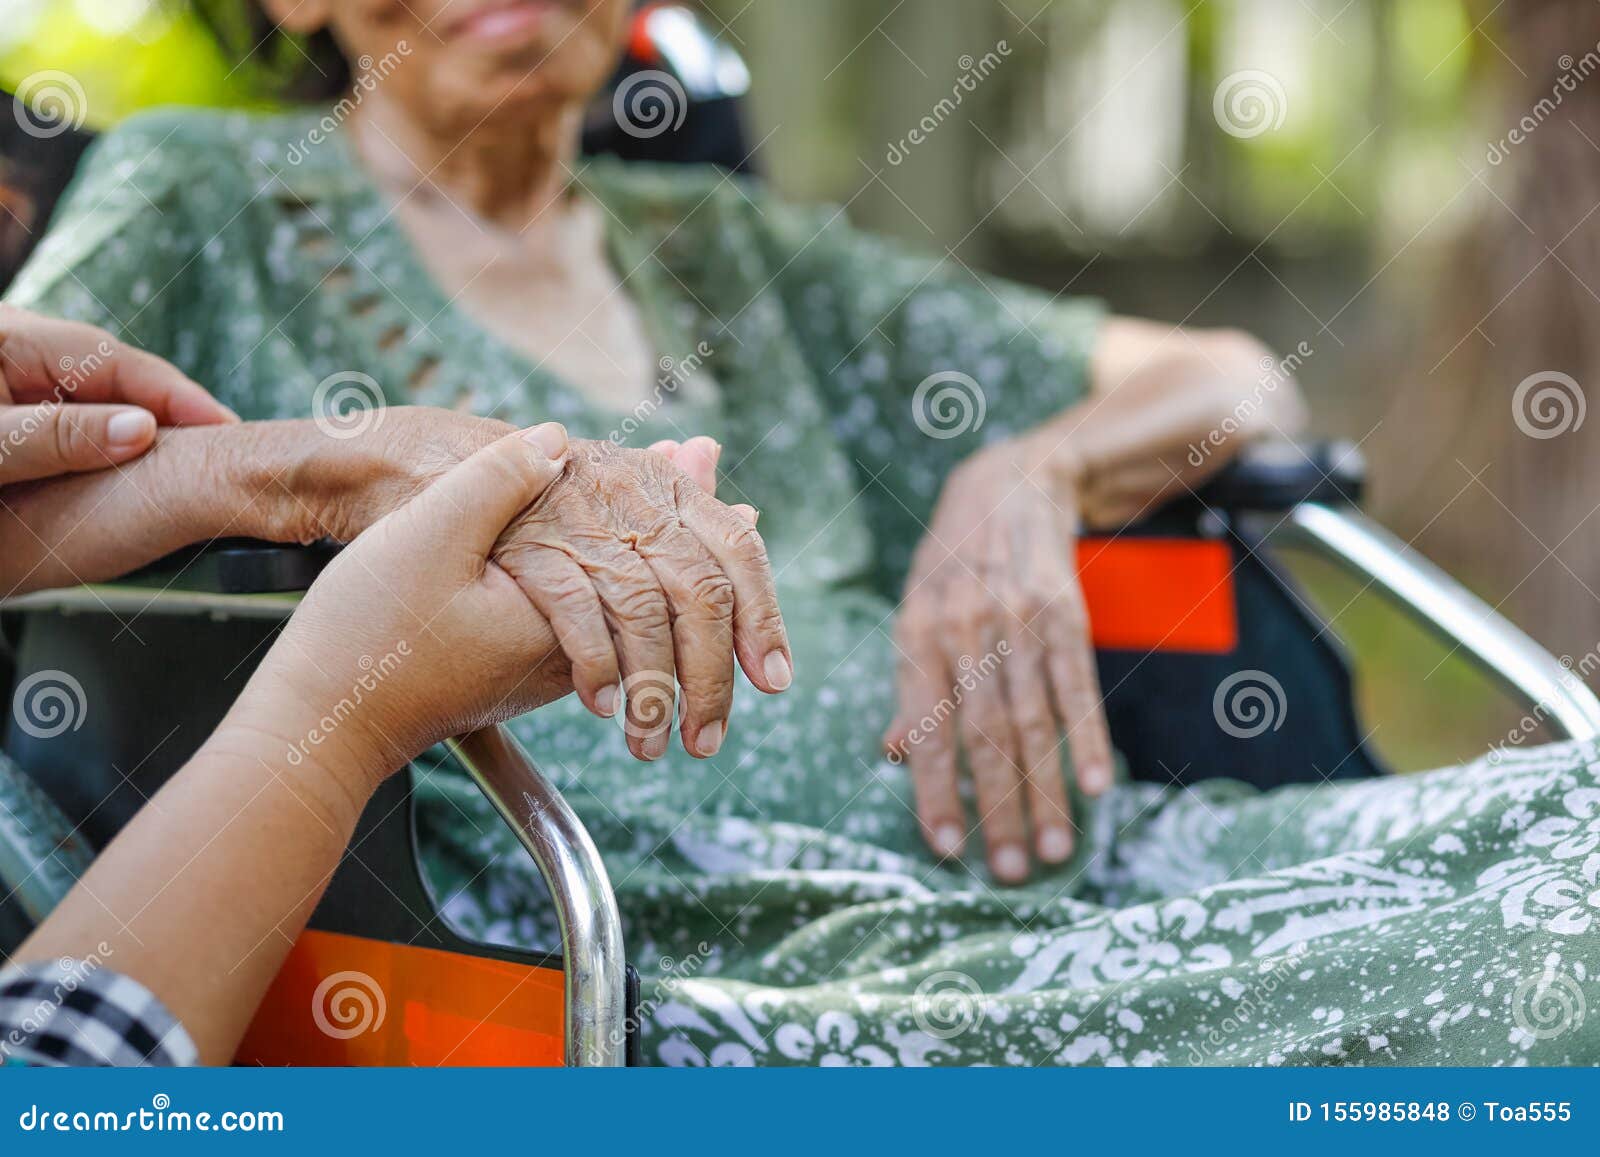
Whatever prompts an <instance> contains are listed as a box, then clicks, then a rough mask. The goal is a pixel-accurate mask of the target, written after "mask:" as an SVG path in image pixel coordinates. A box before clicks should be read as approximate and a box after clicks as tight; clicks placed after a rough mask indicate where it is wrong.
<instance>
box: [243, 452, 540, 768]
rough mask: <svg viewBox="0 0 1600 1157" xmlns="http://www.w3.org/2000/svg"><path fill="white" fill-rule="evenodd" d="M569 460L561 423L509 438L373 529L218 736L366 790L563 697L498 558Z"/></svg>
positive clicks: (533, 622)
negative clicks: (475, 733)
mask: <svg viewBox="0 0 1600 1157" xmlns="http://www.w3.org/2000/svg"><path fill="white" fill-rule="evenodd" d="M567 454H568V444H567V434H566V431H565V430H564V429H563V428H562V427H561V426H559V425H557V424H555V423H546V424H545V425H542V426H536V427H533V428H532V429H530V430H526V431H521V432H517V433H513V434H509V435H507V436H505V437H503V438H501V439H499V440H498V441H496V442H494V443H492V444H490V445H489V446H487V447H485V448H484V449H482V450H479V451H478V452H477V453H476V454H474V455H472V456H471V457H470V458H468V459H467V460H466V461H464V462H462V463H461V464H460V465H458V466H456V467H455V468H454V469H452V470H451V471H449V472H448V473H447V474H445V475H444V476H443V477H441V478H440V479H439V480H438V481H437V482H435V483H434V484H433V485H432V486H430V487H429V488H428V489H427V490H426V491H424V492H423V493H422V494H420V495H419V496H417V497H416V498H414V499H412V500H411V501H410V502H409V503H407V504H406V505H404V506H402V507H400V508H399V509H397V510H395V511H394V512H392V513H391V514H389V515H387V516H385V517H384V518H382V519H381V520H379V521H378V522H377V523H375V524H374V525H373V526H372V527H371V528H370V529H368V530H367V531H365V532H364V533H363V534H362V535H361V536H360V537H358V538H357V539H356V541H355V542H354V543H352V544H351V545H350V546H349V547H347V548H346V549H345V550H344V551H343V552H342V553H340V554H339V555H338V557H337V558H335V560H334V561H333V562H332V563H331V564H330V565H329V567H328V568H327V570H326V571H324V572H323V574H322V575H321V576H320V577H319V578H318V579H317V581H316V582H315V583H314V584H313V585H312V587H311V590H310V591H309V592H308V593H307V595H306V597H305V599H304V600H303V601H302V602H301V604H300V607H299V608H298V609H297V610H296V612H295V614H294V616H293V618H292V619H291V620H290V621H289V624H288V626H287V627H286V628H285V629H284V631H283V634H282V635H281V636H280V637H279V639H278V641H277V642H276V643H275V644H274V646H273V648H272V650H271V652H269V653H268V655H267V657H266V659H265V660H263V662H262V664H261V667H260V669H259V670H258V671H257V673H256V675H255V676H254V677H253V678H252V680H251V682H250V685H249V686H248V687H247V688H246V690H245V692H244V694H243V695H241V696H240V699H239V702H238V703H237V704H236V705H235V707H234V709H233V711H232V712H231V713H230V715H229V720H228V724H227V725H225V727H229V726H231V727H232V728H234V729H237V728H238V727H240V726H246V727H248V728H250V729H252V730H257V731H265V732H268V733H270V734H271V735H273V736H275V737H276V738H278V739H280V740H282V741H283V743H284V745H285V748H286V751H285V758H286V759H287V760H288V762H289V763H290V764H291V765H295V766H298V765H300V764H301V763H311V764H313V765H316V766H321V767H324V768H332V769H335V770H336V771H337V772H338V774H340V775H341V776H347V777H353V778H348V779H346V780H345V784H346V786H348V787H349V789H350V790H351V791H353V792H358V793H359V792H365V791H370V790H371V789H372V788H374V787H376V786H377V784H378V782H380V781H381V780H382V779H383V778H384V777H385V776H387V775H388V774H389V773H391V772H393V771H394V770H395V769H397V768H399V767H401V766H403V765H404V764H405V763H406V762H407V761H408V760H410V759H412V758H413V757H415V756H416V755H417V754H418V753H420V752H422V751H424V750H426V749H427V748H428V747H429V746H430V745H432V744H434V743H436V742H438V741H440V740H442V739H445V738H447V737H449V736H451V735H457V734H462V733H464V732H468V731H472V730H475V729H476V728H479V727H484V726H487V725H488V724H490V723H495V722H499V721H500V720H504V719H508V718H510V717H512V716H514V715H518V714H521V713H523V712H525V711H530V710H532V709H533V708H535V707H539V706H542V705H543V704H545V703H547V702H549V701H550V700H551V699H552V698H559V697H560V696H561V695H563V694H565V693H566V690H567V689H568V688H569V687H570V683H568V682H567V681H566V679H565V677H564V676H563V675H562V674H561V673H560V671H555V672H552V671H550V670H547V669H546V665H547V664H549V663H550V662H551V660H553V659H554V660H559V657H560V647H559V644H558V643H557V640H556V637H555V635H554V633H553V632H552V631H551V629H550V627H549V624H548V623H547V622H546V621H545V619H544V617H543V616H542V615H540V614H539V612H538V611H537V610H535V609H534V608H533V607H532V606H531V605H530V604H529V602H528V599H527V597H526V595H524V593H523V592H522V590H521V589H520V588H519V587H518V586H517V583H516V580H514V579H513V578H512V577H511V576H510V575H509V574H507V573H506V571H505V570H503V569H502V568H501V567H500V565H499V564H498V563H497V562H495V561H494V557H493V556H494V551H495V544H496V542H497V541H498V540H499V538H500V536H501V534H502V533H503V532H504V531H505V529H506V527H507V526H508V525H510V524H511V523H512V522H514V521H515V520H516V519H517V517H518V516H519V515H521V514H522V512H523V511H525V510H526V509H527V508H528V507H529V506H530V505H532V504H534V503H536V502H537V501H538V499H539V498H540V496H541V495H543V494H544V493H545V491H546V490H547V489H548V488H549V487H550V486H551V484H552V483H554V482H555V481H556V479H558V478H559V477H560V476H561V473H562V470H563V468H564V466H565V465H566V461H567ZM558 666H560V664H559V663H558Z"/></svg>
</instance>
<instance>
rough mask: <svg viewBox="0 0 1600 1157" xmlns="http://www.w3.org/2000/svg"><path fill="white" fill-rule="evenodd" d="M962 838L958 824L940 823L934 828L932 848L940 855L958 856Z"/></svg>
mask: <svg viewBox="0 0 1600 1157" xmlns="http://www.w3.org/2000/svg"><path fill="white" fill-rule="evenodd" d="M963 839H964V836H963V834H962V831H961V825H959V824H941V825H940V826H939V827H938V828H936V829H934V833H933V843H934V848H935V850H936V851H937V852H938V853H939V854H940V855H941V856H959V855H960V854H961V843H962V840H963Z"/></svg>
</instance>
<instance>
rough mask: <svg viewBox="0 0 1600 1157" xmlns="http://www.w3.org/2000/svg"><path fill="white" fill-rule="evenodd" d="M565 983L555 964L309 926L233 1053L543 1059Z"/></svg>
mask: <svg viewBox="0 0 1600 1157" xmlns="http://www.w3.org/2000/svg"><path fill="white" fill-rule="evenodd" d="M562 992H563V977H562V974H561V972H560V971H559V970H558V969H553V968H533V967H530V966H529V965H526V964H512V963H509V962H507V961H504V960H488V959H485V958H483V957H480V956H464V955H461V954H458V953H454V952H442V951H440V950H439V949H437V948H418V947H414V946H412V945H408V944H390V943H388V942H387V941H382V940H368V939H365V938H363V937H359V936H343V935H340V934H338V933H334V932H318V931H315V930H313V929H307V930H306V931H305V932H304V933H302V934H301V936H300V939H299V940H298V941H296V943H295V946H294V948H292V949H291V950H290V952H289V957H288V959H287V960H286V961H284V965H283V969H282V970H281V971H280V972H279V973H278V977H277V979H276V980H274V981H273V982H272V987H271V988H270V989H268V991H267V996H266V999H265V1000H263V1001H262V1002H261V1007H260V1008H259V1009H258V1010H257V1011H256V1017H255V1020H254V1021H252V1022H251V1024H250V1029H249V1031H248V1032H246V1033H245V1037H244V1042H243V1043H242V1044H241V1045H240V1046H239V1052H238V1054H237V1056H236V1058H235V1060H236V1061H237V1062H238V1063H240V1064H259V1065H363V1066H378V1065H389V1066H397V1065H449V1066H452V1067H454V1066H464V1065H536V1066H541V1067H552V1066H556V1065H559V1064H561V1056H562V1050H561V1043H562V1036H563V1028H562V1024H563V1018H562V1010H563V1000H562Z"/></svg>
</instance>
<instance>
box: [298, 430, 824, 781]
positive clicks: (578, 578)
mask: <svg viewBox="0 0 1600 1157" xmlns="http://www.w3.org/2000/svg"><path fill="white" fill-rule="evenodd" d="M509 429H510V427H509V426H507V425H506V424H505V423H503V422H497V421H493V420H489V419H484V418H477V417H473V416H471V415H467V414H458V413H454V412H450V411H441V410H426V409H416V408H409V407H396V408H392V409H388V410H385V411H383V416H382V420H381V421H375V422H374V423H373V424H372V428H371V429H370V431H368V432H365V433H363V434H361V435H359V436H357V437H354V438H350V439H330V440H329V441H328V443H327V444H326V445H324V446H323V447H322V448H321V449H320V450H317V451H313V456H314V458H315V459H320V460H321V461H320V462H318V463H314V464H312V465H310V466H309V467H308V468H307V469H306V470H302V471H301V472H300V474H301V480H300V482H299V483H297V485H298V486H299V488H300V489H301V490H302V491H304V490H305V489H306V488H305V486H304V479H305V478H308V477H309V478H313V479H317V480H319V481H318V482H317V483H315V484H314V485H312V486H311V488H310V490H311V492H312V493H313V494H321V495H322V496H323V498H322V500H321V501H314V502H312V503H311V504H310V505H309V506H307V507H306V509H307V510H308V511H309V512H311V513H312V514H314V516H315V517H314V519H313V521H312V524H310V525H303V526H298V527H295V528H292V529H291V531H290V533H289V535H288V536H289V537H297V538H302V539H306V538H314V537H322V536H326V537H332V538H336V539H339V540H341V541H349V540H350V539H352V538H354V537H355V536H356V534H358V533H359V532H361V531H362V530H364V529H365V528H366V527H367V526H369V525H371V524H372V523H373V522H374V521H376V520H377V518H379V517H381V516H382V515H384V514H386V513H387V512H388V511H389V510H392V509H394V508H395V507H396V506H399V505H401V504H402V503H403V502H405V501H407V500H408V499H409V498H410V497H411V496H413V495H414V494H416V493H417V492H419V491H421V490H423V489H425V488H427V486H429V485H431V484H432V482H433V481H434V480H435V479H436V478H438V477H439V476H440V475H441V474H442V473H443V472H445V471H446V470H448V469H449V468H451V467H453V466H454V465H455V464H456V463H457V462H459V461H461V460H462V459H463V458H465V457H467V456H468V455H470V454H471V453H473V452H474V451H476V450H477V449H479V448H480V447H482V446H484V445H487V444H489V443H491V442H493V441H495V440H497V439H499V438H500V437H503V436H504V435H505V433H506V432H507V431H509ZM697 444H698V445H697ZM714 447H715V443H712V442H711V441H710V440H709V439H704V438H697V439H692V440H691V441H690V442H689V443H687V444H685V446H684V447H683V448H682V450H681V452H680V451H679V448H678V447H677V446H676V445H675V444H671V443H658V444H657V446H655V447H652V448H651V449H650V450H633V449H625V448H622V447H618V446H614V445H612V444H610V443H609V442H596V441H587V440H583V439H573V440H572V444H571V452H570V454H569V455H568V456H567V461H566V467H565V470H564V472H563V475H562V477H561V478H560V479H559V480H557V481H556V483H555V484H554V485H552V486H551V487H550V489H549V490H548V491H547V492H546V493H545V494H544V495H543V496H542V497H541V498H540V499H539V501H538V502H537V503H535V504H534V505H533V506H532V507H530V508H529V510H527V511H526V512H525V513H524V514H523V516H522V517H521V518H519V519H518V520H516V521H515V522H514V523H513V524H512V525H511V526H509V527H507V529H506V532H505V534H504V535H502V537H501V540H500V542H499V544H498V545H497V547H496V549H495V559H496V561H497V562H498V563H499V564H500V565H501V566H503V567H504V568H505V569H506V571H507V572H508V573H509V574H510V575H511V576H512V577H513V578H515V579H516V580H517V582H518V584H519V585H520V586H521V587H522V589H523V591H524V593H525V594H526V595H527V597H528V599H529V600H530V601H531V602H532V603H533V605H534V606H535V607H537V608H538V610H539V611H540V612H541V613H542V614H543V615H544V616H545V617H546V618H547V619H548V620H549V621H550V623H551V625H552V626H553V627H554V629H555V632H556V635H557V637H558V638H559V639H560V640H561V647H562V650H563V652H564V653H565V655H566V656H567V658H568V660H569V661H570V662H571V665H572V679H573V684H574V687H575V689H576V690H577V692H578V695H579V697H580V698H581V699H582V700H583V702H584V704H585V705H586V706H587V707H588V708H589V709H590V710H591V711H593V712H595V714H597V715H600V716H603V717H610V716H612V715H614V714H615V713H616V711H617V710H618V708H619V706H621V698H619V694H618V686H619V683H620V686H621V691H622V692H623V693H624V695H625V698H626V702H627V715H626V718H625V722H626V725H627V726H626V731H627V734H628V746H629V748H630V750H632V751H633V753H634V754H635V755H636V756H637V757H638V758H640V759H646V760H650V759H657V758H659V757H660V756H661V755H663V754H664V753H665V752H666V749H667V741H668V739H669V736H670V733H671V726H672V713H671V709H670V708H671V704H672V701H673V696H674V692H673V684H674V682H676V683H677V684H678V685H680V686H681V687H682V689H683V701H682V704H681V708H680V731H681V734H682V737H683V743H684V748H685V750H687V751H688V752H690V754H692V755H696V756H700V757H702V758H705V757H709V756H712V755H715V754H716V753H717V750H718V749H719V748H720V747H721V745H722V740H723V738H724V736H725V735H726V734H727V722H728V715H729V711H730V710H731V707H732V701H733V662H734V659H735V658H737V660H738V662H739V665H740V666H741V667H742V668H743V669H744V672H745V674H746V675H747V676H748V677H749V679H750V681H751V682H752V683H753V684H755V686H757V687H758V688H760V689H761V690H763V691H766V692H768V693H776V692H779V691H782V690H784V689H785V688H786V687H788V685H789V681H790V679H791V677H792V673H793V672H792V666H791V659H790V652H789V644H788V639H787V637H786V635H785V633H784V626H783V616H782V614H781V613H780V612H779V610H778V601H777V594H776V591H775V589H774V584H773V579H772V570H771V567H770V565H769V564H768V561H767V555H766V548H765V547H764V546H763V544H762V541H761V536H760V535H759V534H758V533H757V532H756V529H755V512H754V511H753V510H751V509H750V508H749V507H738V506H727V505H724V504H723V503H721V502H719V501H717V500H716V499H715V498H713V497H712V496H711V493H709V491H711V490H712V489H714V486H715V457H714V455H713V454H710V453H707V451H709V450H711V449H713V448H714Z"/></svg>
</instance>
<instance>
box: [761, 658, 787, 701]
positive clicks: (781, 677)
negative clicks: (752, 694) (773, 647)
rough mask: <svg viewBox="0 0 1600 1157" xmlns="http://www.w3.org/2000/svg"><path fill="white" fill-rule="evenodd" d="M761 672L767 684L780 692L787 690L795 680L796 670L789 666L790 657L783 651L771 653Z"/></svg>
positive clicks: (762, 665)
mask: <svg viewBox="0 0 1600 1157" xmlns="http://www.w3.org/2000/svg"><path fill="white" fill-rule="evenodd" d="M761 670H762V673H763V674H765V675H766V677H767V682H768V683H769V684H771V685H772V686H773V687H774V688H776V689H777V690H779V691H784V690H787V689H788V686H789V684H790V682H792V681H793V679H794V668H793V667H791V666H789V657H788V656H787V655H785V654H784V653H783V652H782V651H772V652H770V653H769V654H768V655H767V657H766V660H765V661H764V662H763V663H762V664H761Z"/></svg>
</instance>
